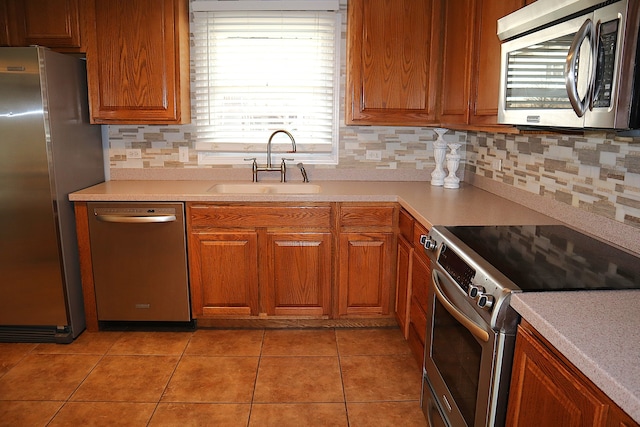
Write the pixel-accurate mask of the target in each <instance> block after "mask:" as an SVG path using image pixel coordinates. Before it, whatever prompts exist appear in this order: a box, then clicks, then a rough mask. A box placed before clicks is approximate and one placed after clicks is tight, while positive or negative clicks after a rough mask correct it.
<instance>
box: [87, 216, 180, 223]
mask: <svg viewBox="0 0 640 427" xmlns="http://www.w3.org/2000/svg"><path fill="white" fill-rule="evenodd" d="M96 219H97V220H98V221H102V222H116V223H125V224H147V223H159V222H173V221H175V220H176V216H175V215H148V216H134V215H130V216H129V215H96Z"/></svg>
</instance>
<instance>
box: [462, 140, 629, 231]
mask: <svg viewBox="0 0 640 427" xmlns="http://www.w3.org/2000/svg"><path fill="white" fill-rule="evenodd" d="M466 147H467V153H466V154H467V156H466V161H465V169H466V170H467V171H469V172H473V173H476V174H478V175H480V176H484V177H485V178H490V179H493V180H495V181H499V182H502V183H504V184H508V185H511V186H514V187H516V188H519V189H522V190H526V191H528V192H530V193H533V194H538V195H540V196H544V197H549V198H551V199H553V200H556V201H558V202H562V203H565V204H567V205H570V206H573V207H575V208H578V209H582V210H585V211H588V212H592V213H595V214H598V215H601V216H604V217H606V218H609V219H613V220H616V221H619V222H622V223H625V224H628V225H631V226H633V227H636V228H640V140H638V139H637V138H636V139H632V138H620V137H614V135H613V134H611V135H607V134H591V135H590V134H588V133H587V134H586V135H585V136H567V135H556V134H553V135H551V134H549V135H546V134H540V135H526V134H525V135H512V134H509V135H505V134H498V133H494V134H487V133H474V132H469V133H468V134H467V146H466ZM494 159H500V160H501V161H502V170H501V171H495V170H493V168H492V162H493V160H494Z"/></svg>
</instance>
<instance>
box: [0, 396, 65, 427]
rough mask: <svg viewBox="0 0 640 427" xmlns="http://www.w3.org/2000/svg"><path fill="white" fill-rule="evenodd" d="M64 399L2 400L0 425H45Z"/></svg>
mask: <svg viewBox="0 0 640 427" xmlns="http://www.w3.org/2000/svg"><path fill="white" fill-rule="evenodd" d="M63 404H64V402H63V401H27V400H23V401H6V400H5V401H3V400H0V427H32V426H45V425H47V423H48V422H49V421H50V420H51V418H53V416H54V415H55V413H56V411H58V409H60V407H61V406H62V405H63Z"/></svg>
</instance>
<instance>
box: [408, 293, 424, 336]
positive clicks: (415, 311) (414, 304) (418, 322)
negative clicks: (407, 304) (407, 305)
mask: <svg viewBox="0 0 640 427" xmlns="http://www.w3.org/2000/svg"><path fill="white" fill-rule="evenodd" d="M409 324H410V325H411V326H412V327H413V329H414V330H415V332H416V334H418V338H419V339H420V342H421V343H422V345H424V340H425V336H426V335H427V315H426V314H425V312H424V310H422V307H421V306H420V304H419V303H418V301H417V300H416V299H415V297H414V298H412V299H411V317H410V320H409Z"/></svg>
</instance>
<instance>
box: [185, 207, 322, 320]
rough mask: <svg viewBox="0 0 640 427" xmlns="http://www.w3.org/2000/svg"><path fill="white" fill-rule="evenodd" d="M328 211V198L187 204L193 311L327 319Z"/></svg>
mask: <svg viewBox="0 0 640 427" xmlns="http://www.w3.org/2000/svg"><path fill="white" fill-rule="evenodd" d="M331 211H332V208H331V206H330V205H328V204H325V205H318V204H312V205H309V206H304V205H299V206H298V205H280V204H278V205H270V204H255V205H239V204H238V205H234V204H227V205H225V204H215V203H189V204H187V218H188V222H187V231H188V241H189V270H190V271H189V274H190V278H191V296H192V298H191V299H192V306H193V309H192V310H193V315H194V317H196V318H203V317H204V318H207V317H208V318H246V317H252V316H253V317H255V316H293V317H328V316H329V315H330V314H331V307H332V305H331V296H332V293H331V290H332V289H331V284H332V280H331V279H332V272H333V255H332V254H333V251H332V247H333V234H332V232H331Z"/></svg>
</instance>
